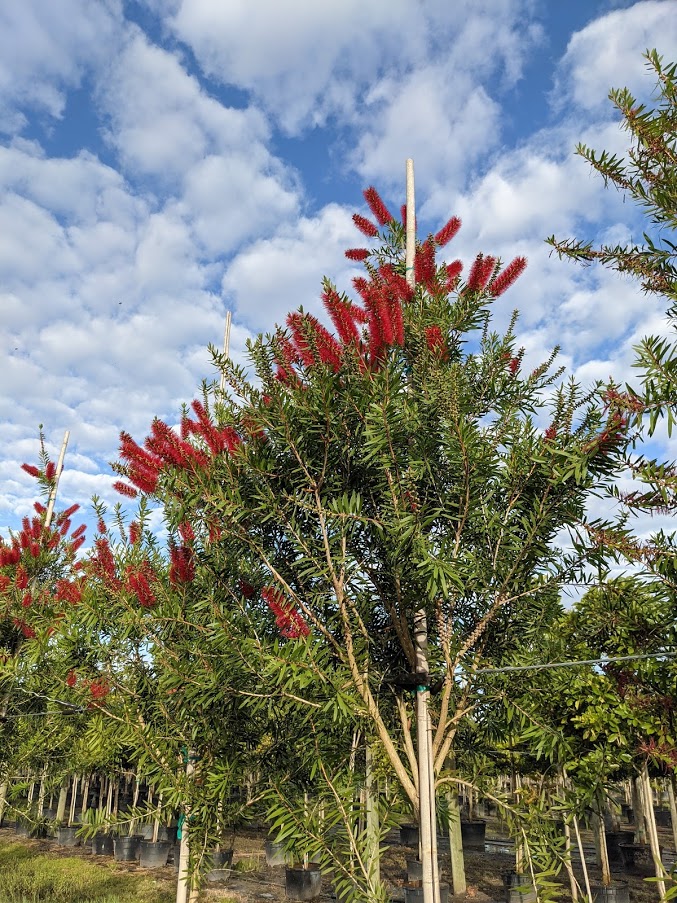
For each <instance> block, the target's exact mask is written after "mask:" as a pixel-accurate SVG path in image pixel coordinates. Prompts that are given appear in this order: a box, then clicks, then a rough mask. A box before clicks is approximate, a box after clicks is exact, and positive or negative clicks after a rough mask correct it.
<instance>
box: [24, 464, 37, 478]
mask: <svg viewBox="0 0 677 903" xmlns="http://www.w3.org/2000/svg"><path fill="white" fill-rule="evenodd" d="M21 469H22V470H24V471H25V472H26V473H27V474H28V475H29V476H31V477H36V479H37V477H39V476H40V471H39V470H38V468H37V467H36V466H35V465H34V464H22V465H21Z"/></svg>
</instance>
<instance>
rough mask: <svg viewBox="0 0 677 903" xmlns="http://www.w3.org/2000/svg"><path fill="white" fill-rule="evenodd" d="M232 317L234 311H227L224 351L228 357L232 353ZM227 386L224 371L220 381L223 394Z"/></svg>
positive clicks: (220, 389)
mask: <svg viewBox="0 0 677 903" xmlns="http://www.w3.org/2000/svg"><path fill="white" fill-rule="evenodd" d="M232 319H233V315H232V313H231V312H230V311H226V328H225V331H224V333H223V353H224V354H225V356H226V357H228V356H229V355H230V326H231V323H232ZM225 388H226V377H225V375H224V374H223V373H222V374H221V381H220V383H219V391H220V392H221V394H222V395H223V393H224V390H225Z"/></svg>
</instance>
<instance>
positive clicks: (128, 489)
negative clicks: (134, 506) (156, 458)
mask: <svg viewBox="0 0 677 903" xmlns="http://www.w3.org/2000/svg"><path fill="white" fill-rule="evenodd" d="M153 488H155V487H153ZM113 489H114V490H115V491H116V492H119V493H120V495H126V496H127V498H130V499H135V498H136V497H137V495H138V494H139V493H138V492H137V491H136V489H134V487H133V486H128V485H127V484H126V483H123V482H122V481H121V480H116V481H115V483H113ZM99 523H102V521H99ZM105 529H106V527H105V524H104V529H103V530H102V531H101V532H105Z"/></svg>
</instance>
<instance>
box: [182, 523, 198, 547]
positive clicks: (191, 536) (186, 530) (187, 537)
mask: <svg viewBox="0 0 677 903" xmlns="http://www.w3.org/2000/svg"><path fill="white" fill-rule="evenodd" d="M179 535H180V536H181V539H182V540H183V541H184V542H195V533H194V532H193V528H192V526H191V525H190V523H189V522H188V521H184V522H183V523H182V524H179Z"/></svg>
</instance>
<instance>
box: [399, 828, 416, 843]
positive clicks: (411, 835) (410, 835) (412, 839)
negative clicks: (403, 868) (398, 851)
mask: <svg viewBox="0 0 677 903" xmlns="http://www.w3.org/2000/svg"><path fill="white" fill-rule="evenodd" d="M400 843H401V844H402V846H403V847H418V825H402V827H401V828H400Z"/></svg>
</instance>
